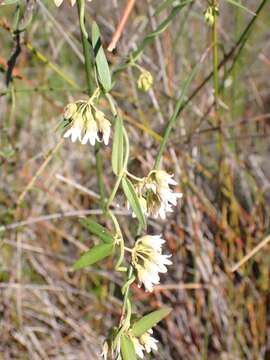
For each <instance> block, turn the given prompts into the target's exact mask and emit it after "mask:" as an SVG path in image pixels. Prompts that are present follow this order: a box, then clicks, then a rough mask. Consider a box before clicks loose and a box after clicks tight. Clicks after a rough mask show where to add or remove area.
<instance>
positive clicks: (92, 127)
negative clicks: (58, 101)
mask: <svg viewBox="0 0 270 360" xmlns="http://www.w3.org/2000/svg"><path fill="white" fill-rule="evenodd" d="M64 119H65V120H66V121H67V122H68V123H67V124H66V125H65V128H67V130H66V131H65V132H64V135H63V136H64V138H68V137H70V138H71V141H72V142H75V141H76V140H79V141H80V142H81V143H82V144H83V145H85V144H87V143H88V142H89V143H90V144H91V145H93V146H94V145H95V143H96V142H97V141H98V142H104V144H105V145H108V143H109V138H110V132H111V123H110V121H109V120H107V119H106V118H105V115H104V113H103V112H102V111H100V110H98V109H97V108H96V107H93V104H89V103H87V102H84V101H79V102H77V103H72V104H69V105H67V106H66V108H65V110H64Z"/></svg>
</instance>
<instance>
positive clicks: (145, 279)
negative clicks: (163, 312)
mask: <svg viewBox="0 0 270 360" xmlns="http://www.w3.org/2000/svg"><path fill="white" fill-rule="evenodd" d="M164 242H165V240H163V239H162V238H161V235H153V236H151V235H145V236H143V237H141V238H139V239H138V240H137V242H136V244H135V246H134V248H133V250H132V264H133V266H134V268H135V269H136V272H137V276H138V286H139V287H141V285H142V284H143V285H144V287H145V290H146V291H149V292H152V291H153V288H154V285H157V284H159V282H160V277H159V273H166V272H167V268H166V265H171V264H172V262H171V261H170V260H169V258H170V256H171V255H164V254H162V253H161V252H162V244H164Z"/></svg>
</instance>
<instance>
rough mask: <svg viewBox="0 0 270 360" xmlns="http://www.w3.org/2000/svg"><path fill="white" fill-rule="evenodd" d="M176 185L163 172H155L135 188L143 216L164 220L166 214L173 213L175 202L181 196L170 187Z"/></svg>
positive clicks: (168, 175) (171, 177) (169, 176)
mask: <svg viewBox="0 0 270 360" xmlns="http://www.w3.org/2000/svg"><path fill="white" fill-rule="evenodd" d="M175 185H177V182H176V181H175V180H174V179H173V175H170V174H168V173H167V172H166V171H164V170H155V171H152V172H150V174H149V175H148V176H147V177H146V178H144V179H143V181H142V182H140V183H138V184H137V186H136V190H137V194H138V199H139V202H140V205H141V208H142V210H143V211H144V213H145V215H147V216H152V217H154V218H158V217H160V218H161V219H162V220H165V219H166V214H167V213H171V212H172V211H173V209H172V207H173V206H176V204H177V200H178V199H180V198H181V197H182V196H183V194H182V193H179V192H175V191H173V190H172V189H171V188H170V186H175Z"/></svg>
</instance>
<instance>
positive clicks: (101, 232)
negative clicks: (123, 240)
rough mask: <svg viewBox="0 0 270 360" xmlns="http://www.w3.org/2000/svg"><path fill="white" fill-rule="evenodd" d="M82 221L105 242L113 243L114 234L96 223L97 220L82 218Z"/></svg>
mask: <svg viewBox="0 0 270 360" xmlns="http://www.w3.org/2000/svg"><path fill="white" fill-rule="evenodd" d="M80 223H81V224H82V225H83V226H84V227H85V228H86V229H87V230H88V231H89V232H90V233H91V234H94V235H96V236H97V237H98V238H99V239H100V240H102V241H103V242H105V243H112V242H113V240H114V239H113V236H112V235H111V234H110V233H109V231H108V230H107V229H106V228H105V227H103V226H101V225H99V224H98V223H96V222H95V221H93V220H91V219H82V220H81V221H80Z"/></svg>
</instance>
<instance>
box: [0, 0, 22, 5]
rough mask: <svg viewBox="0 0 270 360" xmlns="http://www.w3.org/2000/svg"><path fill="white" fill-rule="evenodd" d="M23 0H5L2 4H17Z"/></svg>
mask: <svg viewBox="0 0 270 360" xmlns="http://www.w3.org/2000/svg"><path fill="white" fill-rule="evenodd" d="M20 1H21V0H5V1H4V2H3V3H2V4H0V5H13V4H17V3H18V2H20Z"/></svg>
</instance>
